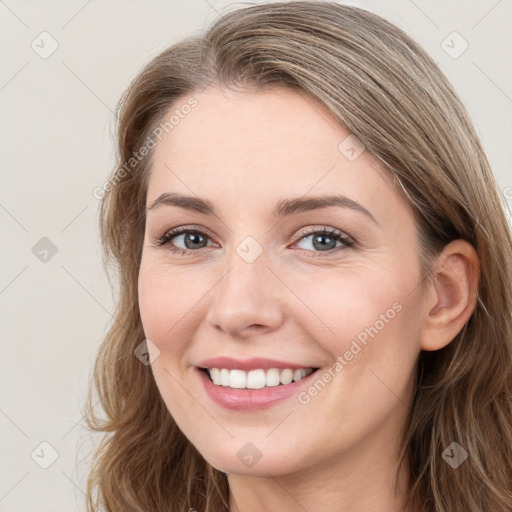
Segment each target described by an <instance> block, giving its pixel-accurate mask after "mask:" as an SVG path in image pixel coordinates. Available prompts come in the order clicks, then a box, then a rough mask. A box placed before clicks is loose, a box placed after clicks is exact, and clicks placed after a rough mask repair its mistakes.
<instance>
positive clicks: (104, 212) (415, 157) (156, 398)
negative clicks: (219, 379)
mask: <svg viewBox="0 0 512 512" xmlns="http://www.w3.org/2000/svg"><path fill="white" fill-rule="evenodd" d="M218 85H221V86H223V87H229V88H232V89H235V90H243V91H251V90H254V91H257V90H263V89H265V88H272V87H288V88H290V89H293V90H296V91H301V92H303V93H306V94H307V95H309V96H310V97H311V98H314V99H316V100H318V101H320V102H321V103H323V104H324V105H325V106H326V107H327V108H328V109H329V110H330V112H331V113H332V115H333V116H334V117H335V118H336V119H337V120H338V122H339V123H340V125H342V126H344V127H345V128H347V129H348V130H349V131H350V132H351V133H353V134H355V135H356V136H357V137H358V139H359V140H360V141H361V142H362V143H363V144H364V145H365V146H366V148H367V150H368V151H370V152H371V153H372V154H373V155H374V156H375V157H376V158H377V159H378V160H379V161H380V162H382V163H383V164H384V165H385V166H386V167H387V169H389V171H390V172H391V173H392V175H393V177H394V179H395V181H396V183H398V184H399V187H400V189H401V190H402V191H403V192H404V193H405V196H406V198H407V201H408V202H409V203H410V205H411V207H412V209H413V213H414V216H415V220H416V224H417V228H418V233H419V244H418V248H419V250H420V253H421V257H422V272H423V275H424V276H425V277H427V276H428V274H429V272H430V271H431V270H432V261H433V258H434V256H436V255H437V254H439V251H440V250H441V249H442V248H443V247H444V246H445V245H446V244H447V243H449V242H450V241H452V240H455V239H463V240H466V241H468V242H469V243H471V244H472V245H473V246H474V247H475V249H476V250H477V252H478V255H479V257H480V262H481V267H480V282H479V288H478V294H477V303H476V306H475V310H474V311H473V314H472V315H471V317H470V318H469V320H468V322H467V323H466V324H465V326H464V327H463V329H462V330H461V332H460V333H459V334H458V335H457V336H456V337H455V338H454V339H453V341H452V342H451V343H450V344H448V345H447V346H446V347H445V348H443V349H441V350H437V351H435V352H423V351H422V352H421V353H420V356H419V361H418V373H417V380H416V388H415V390H414V400H413V403H412V407H411V410H410V415H409V418H408V422H407V424H406V426H405V430H404V432H405V433H404V437H403V452H402V455H401V458H400V466H402V464H404V463H407V464H408V467H409V468H410V476H411V478H410V488H409V489H408V494H407V504H406V505H407V506H414V507H417V508H419V509H420V510H422V511H424V512H434V511H435V512H453V511H464V512H490V511H493V512H498V511H505V510H512V288H511V282H512V258H511V255H512V236H511V232H510V227H509V225H508V223H507V219H506V215H505V211H504V208H503V204H502V200H501V199H500V191H499V189H498V186H497V184H496V181H495V179H494V177H493V174H492V172H491V169H490V166H489V163H488V160H487V158H486V156H485V153H484V149H483V147H482V144H481V142H480V140H479V137H478V135H477V133H476V131H475V128H474V127H473V124H472V122H471V120H470V118H469V116H468V113H467V111H466V109H465V107H464V105H463V104H462V102H461V101H460V99H459V98H458V96H457V94H456V93H455V91H454V89H453V88H452V86H451V85H450V83H449V82H448V80H447V79H446V77H445V76H444V75H443V73H442V72H441V71H440V69H439V68H438V67H437V66H436V64H435V63H434V62H433V60H432V59H431V58H430V57H429V56H428V55H427V54H426V52H425V51H424V50H423V49H422V48H421V47H419V46H418V45H417V44H416V43H415V42H414V41H413V40H411V39H410V38H409V37H408V36H407V35H406V34H405V33H404V32H403V31H402V30H400V29H399V28H397V27H396V26H394V25H392V24H391V23H389V22H388V21H386V20H384V19H382V18H381V17H379V16H377V15H375V14H373V13H370V12H367V11H365V10H362V9H359V8H355V7H350V6H345V5H339V4H336V3H332V2H323V1H318V2H316V1H291V2H277V3H270V4H262V5H261V4H260V5H251V6H249V7H247V6H245V7H243V8H238V9H236V10H233V11H231V12H228V13H225V14H224V15H223V16H221V17H220V18H218V19H217V20H215V21H214V23H213V24H212V25H211V26H210V27H209V28H208V29H207V30H206V31H204V32H203V33H201V35H196V36H193V37H189V38H186V39H184V40H182V41H181V42H179V43H177V44H174V45H173V46H171V47H170V48H168V49H166V50H165V51H163V52H162V53H160V54H159V55H157V56H156V57H155V58H153V59H152V60H151V61H150V62H149V63H148V64H147V65H145V66H144V67H143V69H142V70H141V71H140V72H139V74H138V75H137V77H136V78H135V79H134V80H133V81H132V83H131V84H130V86H129V87H128V88H127V90H126V91H125V93H124V94H123V96H122V98H121V100H120V102H119V104H118V109H117V114H118V124H117V142H118V148H117V149H118V151H117V164H116V166H115V168H114V169H113V170H112V175H111V178H110V181H109V182H108V183H107V184H106V185H105V186H104V187H103V189H102V191H101V195H102V196H103V198H102V202H101V207H100V229H101V236H102V242H103V247H104V261H105V264H106V265H107V266H108V265H112V266H113V267H114V269H115V270H116V271H117V273H116V277H117V278H118V284H117V286H118V288H119V289H118V294H119V297H118V301H117V307H116V310H115V316H114V321H113V323H112V325H111V326H110V329H109V331H108V333H107V334H106V337H105V339H104V341H103V343H102V345H101V347H100V350H99V352H98V355H97V359H96V363H95V367H94V375H93V378H91V386H90V389H89V395H88V401H87V403H86V411H85V412H86V419H87V425H88V427H89V428H90V429H91V430H92V431H95V432H100V433H102V434H103V435H102V439H101V442H99V444H98V446H97V450H96V451H95V453H94V454H93V463H92V467H91V470H90V473H89V477H88V482H87V507H88V510H89V511H90V512H93V511H94V510H95V508H96V505H97V504H101V506H102V507H103V508H104V510H106V511H109V512H127V511H140V512H142V511H144V512H147V511H151V512H164V511H165V512H170V511H172V512H185V511H188V510H189V509H190V508H191V507H195V508H196V509H198V510H201V511H206V512H220V511H228V508H229V507H228V493H229V488H228V483H227V477H226V475H225V474H224V473H222V472H220V471H218V470H217V469H215V468H213V467H212V466H211V465H209V464H208V463H207V462H206V461H205V460H204V459H203V457H202V456H201V455H200V453H198V451H197V450H196V449H195V447H194V446H193V445H192V444H191V443H190V442H189V441H188V439H187V438H186V437H185V436H184V434H183V433H182V432H181V431H180V430H179V428H178V427H177V425H176V424H175V422H174V420H173V418H172V417H171V415H170V413H169V411H168V410H167V408H166V406H165V404H164V402H163V399H162V398H161V396H160V394H159V391H158V389H157V386H156V384H155V381H154V378H153V375H152V372H151V367H150V366H146V365H143V364H141V362H140V361H139V360H138V359H137V358H136V357H135V356H134V349H135V348H136V347H137V346H138V345H139V344H140V343H141V341H142V340H144V338H145V336H144V332H143V329H142V324H141V319H140V315H139V308H138V297H137V279H138V270H139V264H140V259H141V252H142V240H143V236H144V227H145V217H144V212H145V200H146V191H147V176H148V171H149V169H150V166H151V155H152V151H151V150H149V151H148V149H147V148H148V141H149V140H150V139H151V137H153V138H154V133H155V129H157V128H158V126H159V125H160V124H161V123H162V122H163V121H164V116H165V115H166V114H168V112H169V109H170V108H171V107H172V106H175V105H180V104H185V103H186V102H187V99H189V98H191V97H193V94H194V92H198V91H203V90H205V89H207V88H209V87H211V86H218ZM144 146H146V151H144V150H143V148H144ZM134 155H137V158H134ZM141 155H142V156H141ZM127 162H130V165H129V167H128V168H127V166H126V163H127ZM97 400H98V401H99V405H100V407H101V413H99V412H98V411H97V410H96V405H97V404H96V403H95V402H96V401H97ZM453 441H457V442H458V443H459V444H460V445H461V446H462V447H464V449H465V450H466V451H467V452H468V454H469V458H468V460H467V461H466V462H465V463H463V464H462V465H460V466H459V467H458V468H457V469H456V470H454V469H452V468H451V467H450V466H449V465H448V464H447V463H446V462H445V461H444V460H443V459H442V452H443V450H444V449H445V448H446V447H447V446H449V445H450V444H451V443H452V442H453ZM404 510H405V507H404Z"/></svg>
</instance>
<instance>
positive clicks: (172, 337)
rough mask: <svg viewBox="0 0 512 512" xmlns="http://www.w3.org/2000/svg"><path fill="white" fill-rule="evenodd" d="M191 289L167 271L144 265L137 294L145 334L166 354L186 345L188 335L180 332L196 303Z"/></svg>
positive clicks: (180, 349)
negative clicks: (174, 278)
mask: <svg viewBox="0 0 512 512" xmlns="http://www.w3.org/2000/svg"><path fill="white" fill-rule="evenodd" d="M189 289H190V287H187V286H183V284H182V283H180V282H176V281H173V279H171V277H170V276H169V275H168V274H167V275H166V274H165V273H164V272H162V271H159V270H157V269H155V268H152V267H150V266H145V265H144V264H142V265H141V269H140V272H139V282H138V297H139V311H140V315H141V320H142V326H143V328H144V334H145V336H146V337H147V338H149V339H150V340H151V341H152V342H153V343H155V345H157V347H158V348H159V350H160V351H161V352H162V353H165V354H166V355H170V354H171V355H172V354H175V353H177V352H181V351H182V350H183V348H184V347H183V346H182V345H183V343H184V340H186V337H184V336H182V335H180V333H183V329H184V325H186V318H187V316H186V313H187V311H189V310H190V309H191V307H192V304H193V302H194V301H193V297H190V298H189V297H188V295H190V292H187V290H189ZM183 319H185V321H183ZM180 340H181V342H180Z"/></svg>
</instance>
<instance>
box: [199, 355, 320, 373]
mask: <svg viewBox="0 0 512 512" xmlns="http://www.w3.org/2000/svg"><path fill="white" fill-rule="evenodd" d="M196 366H197V367H198V368H226V369H228V370H245V371H250V370H257V369H259V368H261V369H263V370H267V369H269V368H282V369H286V368H290V369H292V370H298V369H300V368H315V367H314V366H311V365H308V364H297V363H290V362H289V361H278V360H277V359H267V358H264V357H252V358H251V359H234V358H232V357H223V356H221V357H213V358H211V359H205V360H204V361H201V362H200V363H198V364H197V365H196Z"/></svg>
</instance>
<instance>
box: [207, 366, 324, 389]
mask: <svg viewBox="0 0 512 512" xmlns="http://www.w3.org/2000/svg"><path fill="white" fill-rule="evenodd" d="M199 369H200V370H201V371H202V372H204V373H205V374H206V376H207V378H208V379H209V381H210V382H211V383H212V384H213V385H214V386H219V387H225V388H231V389H262V388H271V387H276V386H287V385H288V384H291V383H293V382H298V381H300V380H302V379H304V378H305V377H307V376H308V375H311V374H312V373H315V372H316V371H317V370H318V368H295V369H293V368H268V369H267V368H256V369H253V370H250V371H245V370H242V369H237V368H232V369H229V368H199Z"/></svg>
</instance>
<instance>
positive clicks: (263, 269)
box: [209, 237, 283, 337]
mask: <svg viewBox="0 0 512 512" xmlns="http://www.w3.org/2000/svg"><path fill="white" fill-rule="evenodd" d="M270 263H271V258H270V257H269V255H268V253H267V252H266V251H264V249H263V247H262V246H261V245H260V244H259V243H258V242H257V241H256V240H255V239H254V238H253V237H246V238H245V239H243V240H242V242H240V243H239V244H238V245H235V246H233V247H232V249H231V251H230V253H229V254H227V255H225V265H222V270H223V272H222V274H223V277H222V278H221V281H220V282H219V283H218V284H217V286H216V287H215V289H214V290H213V297H214V298H213V302H212V304H211V306H210V313H209V321H210V322H211V323H212V325H214V326H216V327H217V328H221V329H223V330H224V331H226V332H229V333H230V334H232V335H235V336H239V337H240V336H242V335H243V331H244V329H246V328H248V327H251V326H254V325H257V326H260V328H263V327H265V328H272V329H274V328H276V327H278V326H279V324H280V322H281V321H282V314H283V311H282V308H281V301H280V298H279V297H278V294H279V292H278V287H277V286H276V285H277V281H278V280H277V279H276V277H275V276H274V274H273V273H272V272H271V270H270V269H269V267H270Z"/></svg>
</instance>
